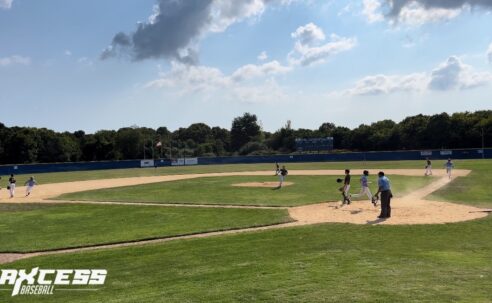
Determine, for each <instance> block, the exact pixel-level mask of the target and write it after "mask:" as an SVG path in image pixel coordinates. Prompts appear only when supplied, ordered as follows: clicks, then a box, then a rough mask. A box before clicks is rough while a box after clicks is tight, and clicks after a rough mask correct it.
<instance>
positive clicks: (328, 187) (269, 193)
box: [58, 175, 434, 206]
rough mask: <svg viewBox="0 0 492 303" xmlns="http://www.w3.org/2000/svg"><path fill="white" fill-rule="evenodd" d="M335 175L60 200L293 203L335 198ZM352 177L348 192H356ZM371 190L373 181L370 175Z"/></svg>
mask: <svg viewBox="0 0 492 303" xmlns="http://www.w3.org/2000/svg"><path fill="white" fill-rule="evenodd" d="M336 178H337V177H336V176H289V177H287V180H286V181H289V182H294V185H292V186H287V187H284V188H282V189H280V190H275V189H271V188H252V187H234V186H232V184H236V183H245V182H266V181H277V177H274V176H271V177H265V176H234V177H207V178H198V179H190V180H182V181H172V182H161V183H151V184H145V185H138V186H126V187H118V188H109V189H101V190H92V191H85V192H77V193H69V194H64V195H62V196H60V197H58V199H62V200H89V201H125V202H156V203H180V204H187V203H188V204H229V205H268V206H295V205H304V204H313V203H319V202H324V201H337V200H339V199H340V197H341V194H340V192H339V191H338V188H339V187H340V184H338V183H336V182H335V180H336ZM356 179H357V178H356V177H355V176H354V181H353V183H354V186H353V189H352V192H353V193H355V192H358V191H359V190H360V186H357V185H356V184H357V183H358V182H357V180H356ZM390 179H391V183H392V188H393V192H394V193H395V195H396V196H401V195H404V194H406V193H408V192H409V191H412V190H414V189H417V188H420V187H422V186H424V185H426V184H428V183H430V182H431V181H432V180H434V178H429V177H423V176H422V177H408V176H396V175H395V176H390ZM370 180H371V181H372V182H373V184H372V187H373V191H374V192H375V191H376V185H375V184H377V180H376V177H375V176H372V177H371V178H370Z"/></svg>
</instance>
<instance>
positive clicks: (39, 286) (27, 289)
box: [0, 267, 108, 297]
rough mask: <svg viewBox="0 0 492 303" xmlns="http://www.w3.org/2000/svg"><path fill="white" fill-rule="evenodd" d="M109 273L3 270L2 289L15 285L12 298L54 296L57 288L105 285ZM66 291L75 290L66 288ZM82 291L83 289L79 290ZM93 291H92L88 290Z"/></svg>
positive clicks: (102, 270) (0, 275) (58, 270)
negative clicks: (20, 296)
mask: <svg viewBox="0 0 492 303" xmlns="http://www.w3.org/2000/svg"><path fill="white" fill-rule="evenodd" d="M107 274H108V271H107V270H105V269H40V268H39V267H36V268H33V269H31V271H30V272H29V273H28V272H27V271H26V270H25V269H21V270H17V269H2V270H1V274H0V287H1V286H3V285H13V286H14V288H13V289H12V297H14V296H17V295H52V294H53V292H54V290H55V286H60V285H62V286H89V285H90V286H92V285H104V283H105V281H106V276H107ZM64 290H75V289H70V288H64ZM77 290H81V289H77ZM88 290H92V289H88Z"/></svg>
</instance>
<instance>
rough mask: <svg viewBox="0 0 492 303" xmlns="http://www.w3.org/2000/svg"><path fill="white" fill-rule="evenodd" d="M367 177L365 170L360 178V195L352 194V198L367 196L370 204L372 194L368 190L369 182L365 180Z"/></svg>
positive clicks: (367, 173)
mask: <svg viewBox="0 0 492 303" xmlns="http://www.w3.org/2000/svg"><path fill="white" fill-rule="evenodd" d="M368 177H369V172H368V171H367V170H365V171H364V173H363V175H362V176H361V177H360V185H361V189H360V193H358V194H353V195H352V197H360V196H362V195H367V197H368V198H369V200H370V201H371V202H372V193H371V190H370V189H369V181H368V179H367V178H368ZM373 203H374V202H373Z"/></svg>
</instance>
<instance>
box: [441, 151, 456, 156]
mask: <svg viewBox="0 0 492 303" xmlns="http://www.w3.org/2000/svg"><path fill="white" fill-rule="evenodd" d="M452 154H453V151H452V150H441V156H451V155H452Z"/></svg>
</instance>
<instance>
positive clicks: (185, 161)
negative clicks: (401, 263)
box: [171, 158, 198, 166]
mask: <svg viewBox="0 0 492 303" xmlns="http://www.w3.org/2000/svg"><path fill="white" fill-rule="evenodd" d="M171 165H172V166H182V165H198V158H178V159H174V160H173V161H172V162H171Z"/></svg>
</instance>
